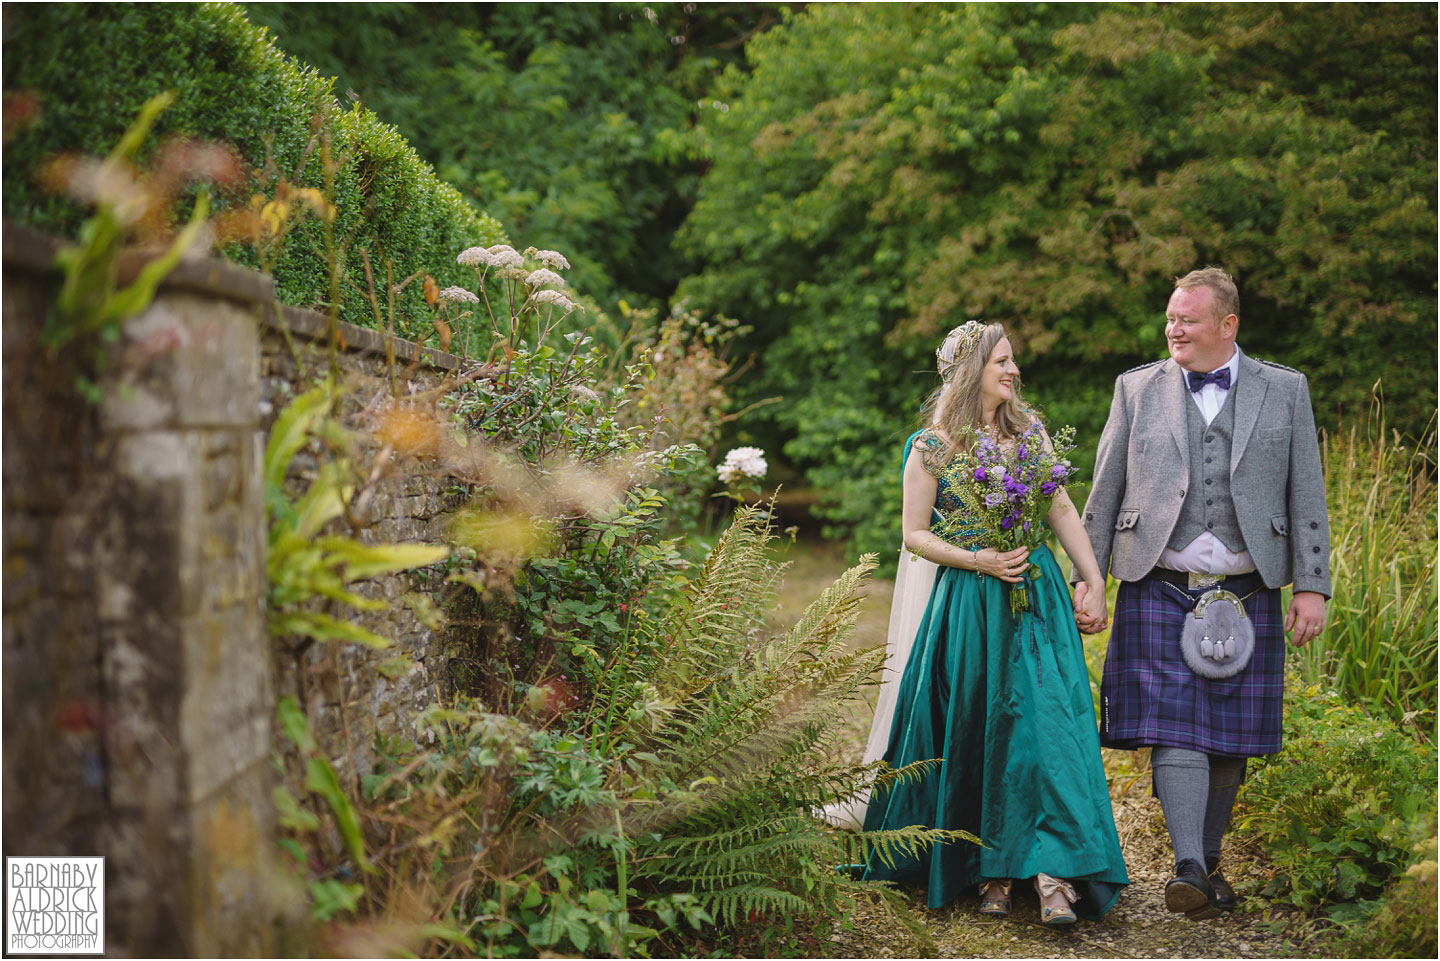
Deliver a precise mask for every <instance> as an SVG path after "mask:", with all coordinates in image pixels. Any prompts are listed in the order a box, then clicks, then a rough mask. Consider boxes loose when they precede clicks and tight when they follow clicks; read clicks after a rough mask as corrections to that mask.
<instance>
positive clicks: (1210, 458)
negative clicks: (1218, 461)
mask: <svg viewBox="0 0 1440 961" xmlns="http://www.w3.org/2000/svg"><path fill="white" fill-rule="evenodd" d="M1214 459H1215V458H1213V457H1207V458H1205V463H1207V464H1208V463H1210V462H1211V461H1212V460H1214Z"/></svg>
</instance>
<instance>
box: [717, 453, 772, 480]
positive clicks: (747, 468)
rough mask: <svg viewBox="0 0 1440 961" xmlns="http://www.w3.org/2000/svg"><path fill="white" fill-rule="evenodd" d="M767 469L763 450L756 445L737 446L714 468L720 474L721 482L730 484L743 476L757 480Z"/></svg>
mask: <svg viewBox="0 0 1440 961" xmlns="http://www.w3.org/2000/svg"><path fill="white" fill-rule="evenodd" d="M768 469H769V465H768V464H767V463H766V462H765V452H764V451H763V450H761V449H760V448H758V447H737V448H735V449H734V450H732V451H730V453H728V454H726V455H725V460H724V462H723V463H722V464H721V465H720V466H719V467H717V468H716V469H715V470H716V473H718V474H719V475H720V481H721V483H724V484H731V483H734V482H735V481H737V480H741V479H744V478H750V479H753V480H759V479H760V478H762V477H764V476H765V471H766V470H768Z"/></svg>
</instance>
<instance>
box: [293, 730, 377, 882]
mask: <svg viewBox="0 0 1440 961" xmlns="http://www.w3.org/2000/svg"><path fill="white" fill-rule="evenodd" d="M305 786H306V787H307V788H309V789H310V790H312V791H314V792H315V793H316V794H318V795H320V796H321V797H322V798H324V799H325V802H326V803H327V804H329V805H330V810H331V811H332V812H333V813H334V815H335V826H336V827H338V828H339V829H340V836H341V837H343V838H344V839H345V845H346V847H348V848H349V849H350V856H351V857H352V858H354V859H355V863H356V864H357V865H359V866H360V869H361V870H363V871H374V870H375V866H374V865H372V864H371V863H370V860H369V859H368V858H367V857H366V856H365V838H364V836H363V835H362V834H361V832H360V816H359V814H357V813H356V811H355V805H353V804H351V803H350V798H349V796H348V795H346V793H345V791H344V789H343V788H341V787H340V780H339V779H338V778H337V777H336V776H335V769H334V768H333V767H331V766H330V762H329V761H327V760H326V759H325V758H323V757H312V758H310V759H309V760H308V761H306V762H305Z"/></svg>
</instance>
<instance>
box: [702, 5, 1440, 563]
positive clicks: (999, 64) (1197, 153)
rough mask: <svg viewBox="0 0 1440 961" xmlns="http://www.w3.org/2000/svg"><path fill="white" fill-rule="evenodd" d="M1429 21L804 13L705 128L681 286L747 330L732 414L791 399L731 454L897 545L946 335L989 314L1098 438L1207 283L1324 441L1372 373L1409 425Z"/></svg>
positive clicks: (1429, 381) (1338, 8) (729, 84)
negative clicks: (782, 459)
mask: <svg viewBox="0 0 1440 961" xmlns="http://www.w3.org/2000/svg"><path fill="white" fill-rule="evenodd" d="M1435 26H1436V19H1435V10H1434V8H1433V7H1429V6H1420V5H1388V6H1384V7H1378V8H1373V7H1367V8H1360V7H1358V6H1350V5H1323V6H1322V5H1297V6H1278V7H1277V6H1274V5H1228V4H1227V5H1214V4H1193V5H1192V4H1176V5H1068V4H1062V5H1048V4H962V5H954V6H948V5H947V6H920V5H910V4H881V5H814V6H811V7H808V8H806V9H805V10H804V11H803V12H801V13H799V14H796V15H793V16H787V18H786V22H785V23H784V24H783V25H782V26H781V27H779V28H776V29H774V30H772V31H770V32H768V33H766V34H764V35H762V36H759V37H756V38H754V39H753V40H751V41H750V43H749V45H748V46H747V49H746V55H747V58H748V61H749V66H750V71H749V72H748V73H742V72H740V71H738V70H734V69H731V70H729V71H728V72H727V73H726V75H725V77H724V78H723V79H722V81H721V82H720V84H719V85H718V87H717V89H716V96H717V97H718V98H719V99H721V100H723V101H724V102H726V103H728V105H729V107H730V109H729V110H728V111H727V112H724V113H720V114H709V115H707V116H706V117H704V118H703V119H702V121H701V125H700V130H699V132H698V133H697V140H698V141H699V143H700V144H701V146H702V148H703V149H704V150H706V151H708V154H709V156H710V158H711V166H710V169H709V170H708V171H707V173H706V175H705V177H704V179H703V181H702V183H701V189H700V194H699V197H698V200H697V203H696V206H695V209H694V211H693V212H692V213H691V215H690V217H689V218H688V219H687V221H686V223H685V224H684V226H683V227H682V229H681V231H680V233H679V234H678V235H677V242H678V243H679V245H680V246H681V248H682V249H683V250H684V251H685V252H687V253H688V254H690V255H692V256H693V257H695V258H697V260H699V261H700V262H701V265H702V266H701V268H700V269H699V270H698V271H696V272H695V273H694V274H693V275H692V276H690V277H687V278H686V279H685V280H684V281H683V282H682V284H681V286H680V295H681V296H683V297H687V298H689V299H690V300H691V302H692V304H695V305H698V306H701V307H704V308H706V309H711V310H717V311H722V312H725V313H727V314H730V315H733V316H736V317H739V318H741V319H742V320H745V321H746V322H748V323H750V324H752V325H753V326H754V327H755V330H756V332H755V333H754V334H753V335H752V338H751V341H750V346H752V347H753V348H754V349H755V350H756V351H758V352H759V355H760V358H761V363H760V366H759V368H758V370H757V374H756V376H755V377H753V378H752V379H751V380H750V381H749V382H748V383H747V384H746V385H745V387H746V391H747V392H748V394H749V396H750V397H751V398H755V397H760V396H765V395H769V394H783V395H784V396H785V398H786V402H785V403H783V404H777V405H773V406H770V407H767V408H764V410H763V412H762V413H761V415H759V416H762V417H764V418H765V419H766V420H765V422H764V423H763V424H758V425H756V426H755V427H754V428H753V432H754V434H755V435H756V437H757V439H760V440H762V441H769V442H772V443H773V442H780V441H782V440H783V443H784V452H785V453H786V455H788V456H789V457H790V458H791V459H792V460H793V461H795V462H796V463H797V464H798V465H800V466H802V467H803V468H804V469H805V470H806V473H807V476H808V478H809V479H810V480H811V481H812V482H814V483H815V484H816V486H818V487H821V488H823V489H825V490H826V491H828V492H830V493H831V500H830V504H829V508H828V514H829V516H830V517H831V518H832V519H833V520H836V521H841V522H844V523H845V524H849V525H856V526H857V528H858V533H859V536H860V540H861V542H862V545H863V546H864V547H866V548H879V547H881V546H884V547H893V543H892V542H893V540H894V536H893V530H892V528H893V523H891V519H892V518H893V517H894V516H895V511H894V510H893V509H891V508H893V507H894V506H896V505H897V504H898V497H899V490H898V488H899V485H898V484H896V483H895V477H896V476H897V475H896V469H897V467H898V463H899V456H900V441H901V440H902V439H903V438H904V437H905V436H906V434H908V432H909V431H910V430H912V429H914V427H913V426H912V425H913V424H914V422H915V415H916V412H917V409H918V402H919V400H920V398H921V397H922V396H923V394H924V393H925V392H926V391H927V390H928V389H929V388H930V387H932V386H933V385H934V383H935V378H934V375H933V365H932V361H931V359H930V352H931V351H932V350H933V348H934V346H935V345H936V344H937V343H938V342H939V340H940V339H941V338H942V337H943V335H944V332H945V330H946V329H948V327H950V326H952V325H954V324H957V323H961V322H963V321H965V320H967V319H970V318H975V317H984V318H987V319H990V320H996V321H1000V322H1002V323H1004V324H1005V325H1006V327H1007V328H1008V329H1009V331H1010V332H1011V334H1012V339H1013V340H1014V341H1015V343H1016V347H1017V350H1018V352H1019V354H1020V360H1021V365H1022V368H1023V369H1024V371H1025V374H1026V375H1027V381H1028V383H1027V391H1028V393H1029V396H1030V397H1031V399H1032V400H1035V401H1038V402H1039V405H1040V406H1041V407H1042V409H1043V410H1044V411H1045V412H1046V413H1047V415H1048V417H1049V419H1051V420H1052V421H1058V422H1060V423H1066V422H1068V423H1074V424H1075V425H1076V426H1077V427H1078V428H1079V429H1080V431H1081V436H1082V438H1088V442H1089V443H1090V444H1091V445H1093V443H1094V441H1095V439H1096V438H1097V436H1098V433H1099V428H1100V426H1101V424H1102V423H1103V420H1104V416H1105V412H1106V409H1107V405H1108V400H1109V396H1110V389H1111V383H1112V381H1113V378H1114V376H1115V375H1116V374H1118V373H1120V372H1121V371H1123V370H1125V369H1127V368H1129V367H1131V366H1134V365H1136V364H1140V363H1144V362H1148V361H1150V360H1153V359H1156V358H1158V357H1163V356H1165V348H1164V339H1163V331H1162V325H1163V314H1164V307H1165V303H1166V299H1167V297H1168V295H1169V291H1170V288H1171V285H1172V282H1173V279H1174V278H1175V277H1176V276H1177V275H1179V274H1183V273H1185V272H1187V271H1189V270H1190V269H1192V268H1194V267H1197V266H1203V265H1205V264H1212V263H1213V264H1220V265H1223V266H1225V267H1226V268H1227V269H1229V270H1230V271H1231V272H1232V273H1233V274H1235V275H1236V278H1237V281H1238V283H1239V286H1240V291H1241V304H1242V310H1241V327H1240V343H1241V345H1242V347H1243V348H1244V349H1245V350H1246V351H1247V352H1248V353H1250V354H1252V355H1254V356H1258V357H1261V358H1264V359H1268V360H1273V361H1277V362H1281V363H1286V364H1290V365H1293V366H1296V367H1297V368H1299V369H1301V370H1303V371H1305V372H1306V373H1307V374H1308V375H1309V377H1310V381H1311V389H1312V396H1313V397H1314V399H1315V403H1316V407H1317V410H1316V413H1317V418H1318V419H1319V421H1320V423H1321V424H1322V425H1331V426H1333V425H1334V424H1336V423H1337V421H1338V420H1339V419H1340V418H1341V417H1345V416H1351V415H1358V414H1362V413H1363V412H1364V410H1365V409H1366V407H1367V405H1368V398H1369V395H1370V391H1371V388H1372V385H1373V384H1374V383H1375V381H1376V380H1377V379H1382V380H1383V386H1384V391H1385V395H1386V398H1387V409H1388V412H1389V416H1390V419H1391V421H1392V423H1393V424H1395V425H1396V426H1399V427H1401V428H1402V429H1404V430H1407V431H1409V432H1412V433H1415V434H1418V433H1420V431H1421V430H1422V429H1423V427H1424V426H1425V424H1426V422H1427V421H1428V419H1429V418H1430V416H1431V414H1432V413H1433V411H1434V408H1435V390H1434V371H1435V357H1436V354H1435V324H1434V319H1435V270H1434V268H1435V257H1436V247H1435V237H1436V220H1435V187H1436V171H1435V164H1434V156H1435V148H1436V141H1435V122H1436V121H1435V98H1434V89H1435V81H1436V70H1435V34H1436V31H1435ZM1083 442H1084V441H1082V443H1083Z"/></svg>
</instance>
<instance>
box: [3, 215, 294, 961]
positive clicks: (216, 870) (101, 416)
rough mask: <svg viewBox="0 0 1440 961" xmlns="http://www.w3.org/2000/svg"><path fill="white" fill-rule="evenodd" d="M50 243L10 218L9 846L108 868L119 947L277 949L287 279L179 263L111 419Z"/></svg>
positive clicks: (133, 340) (136, 324)
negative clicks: (86, 392)
mask: <svg viewBox="0 0 1440 961" xmlns="http://www.w3.org/2000/svg"><path fill="white" fill-rule="evenodd" d="M53 250H54V243H53V242H52V241H49V240H47V239H46V238H38V237H35V236H34V235H31V234H28V233H27V232H25V231H22V230H16V229H15V228H13V227H12V226H10V225H7V226H6V229H5V260H6V277H5V280H6V284H5V298H4V332H5V340H4V345H5V424H4V430H5V464H4V476H5V482H4V493H5V503H4V507H5V515H4V521H5V541H6V544H5V632H4V677H5V682H4V683H5V853H6V854H49V855H62V854H70V855H96V854H100V855H105V856H106V859H107V860H106V879H107V892H106V894H107V897H106V901H107V906H106V907H107V921H108V923H107V928H108V930H107V932H106V936H107V951H108V953H110V954H112V955H127V954H129V955H147V954H148V955H162V956H165V955H176V956H198V957H205V956H220V955H250V956H266V955H272V954H275V953H276V951H277V949H279V948H281V947H282V946H280V945H277V943H276V939H277V936H278V931H279V930H281V928H280V927H279V926H277V920H278V919H279V918H280V917H281V916H282V915H283V914H285V913H286V909H287V906H286V905H285V904H284V903H281V899H282V898H283V894H281V892H285V891H287V887H288V886H287V882H286V878H285V876H284V875H283V873H281V872H279V871H278V866H277V864H276V863H275V860H276V859H275V852H276V848H275V838H276V829H275V824H274V818H275V815H274V807H273V803H272V801H271V799H270V791H271V788H272V787H273V785H274V784H275V783H276V781H277V779H276V776H275V774H274V772H273V770H272V769H271V768H270V765H269V755H270V750H271V746H272V745H271V717H272V715H273V711H274V698H273V693H272V690H271V688H272V680H271V678H272V668H271V654H270V641H269V637H268V635H267V632H266V629H265V592H266V576H265V541H266V530H265V510H264V501H263V498H264V490H263V480H262V473H261V461H262V454H263V449H262V445H263V442H264V441H263V435H262V433H261V430H260V428H261V424H260V416H259V409H260V398H259V367H260V335H259V330H258V325H257V318H258V316H259V311H260V310H261V309H262V308H263V307H264V306H266V305H268V304H269V303H270V299H271V289H270V281H269V279H268V278H267V277H264V276H263V275H260V274H257V273H255V272H253V271H248V270H244V269H241V268H237V267H233V266H230V265H226V264H223V263H219V262H215V261H204V262H199V263H188V264H183V265H181V267H180V268H179V269H178V270H177V271H176V273H175V274H174V275H172V278H171V280H170V281H169V282H168V283H167V285H166V286H165V287H164V288H163V289H162V290H161V292H160V293H159V295H158V296H157V297H156V299H155V301H154V302H153V303H152V304H151V306H150V307H149V308H148V309H147V310H146V311H144V312H143V313H142V314H140V315H139V316H136V317H134V318H131V319H130V320H128V321H127V322H125V324H124V325H123V328H122V333H121V337H120V339H119V341H118V343H116V344H115V345H114V346H113V350H112V351H111V354H110V359H109V362H108V364H107V365H106V367H105V373H104V374H103V376H102V377H101V388H102V398H101V400H100V403H99V404H98V406H97V405H92V404H91V403H90V402H89V401H87V400H85V399H84V397H83V395H82V394H81V393H80V392H79V391H78V390H77V389H76V386H75V381H74V375H75V373H76V372H77V370H79V369H81V367H82V366H83V361H82V360H81V358H82V357H83V355H82V353H81V352H82V351H89V350H91V349H92V344H91V343H86V342H80V341H77V342H72V343H71V344H69V345H67V346H66V347H64V348H62V349H61V350H59V351H55V350H52V349H50V348H48V347H46V346H45V345H44V343H43V342H42V338H41V337H40V336H39V333H40V330H41V327H42V325H43V323H44V318H45V316H46V311H47V310H48V309H49V304H50V303H51V302H53V301H52V297H51V293H52V291H51V290H50V288H52V287H53V278H51V277H49V276H47V275H48V270H47V269H46V268H48V264H49V262H50V257H51V256H52V255H53ZM199 291H203V293H200V292H199ZM292 904H293V899H292Z"/></svg>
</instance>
